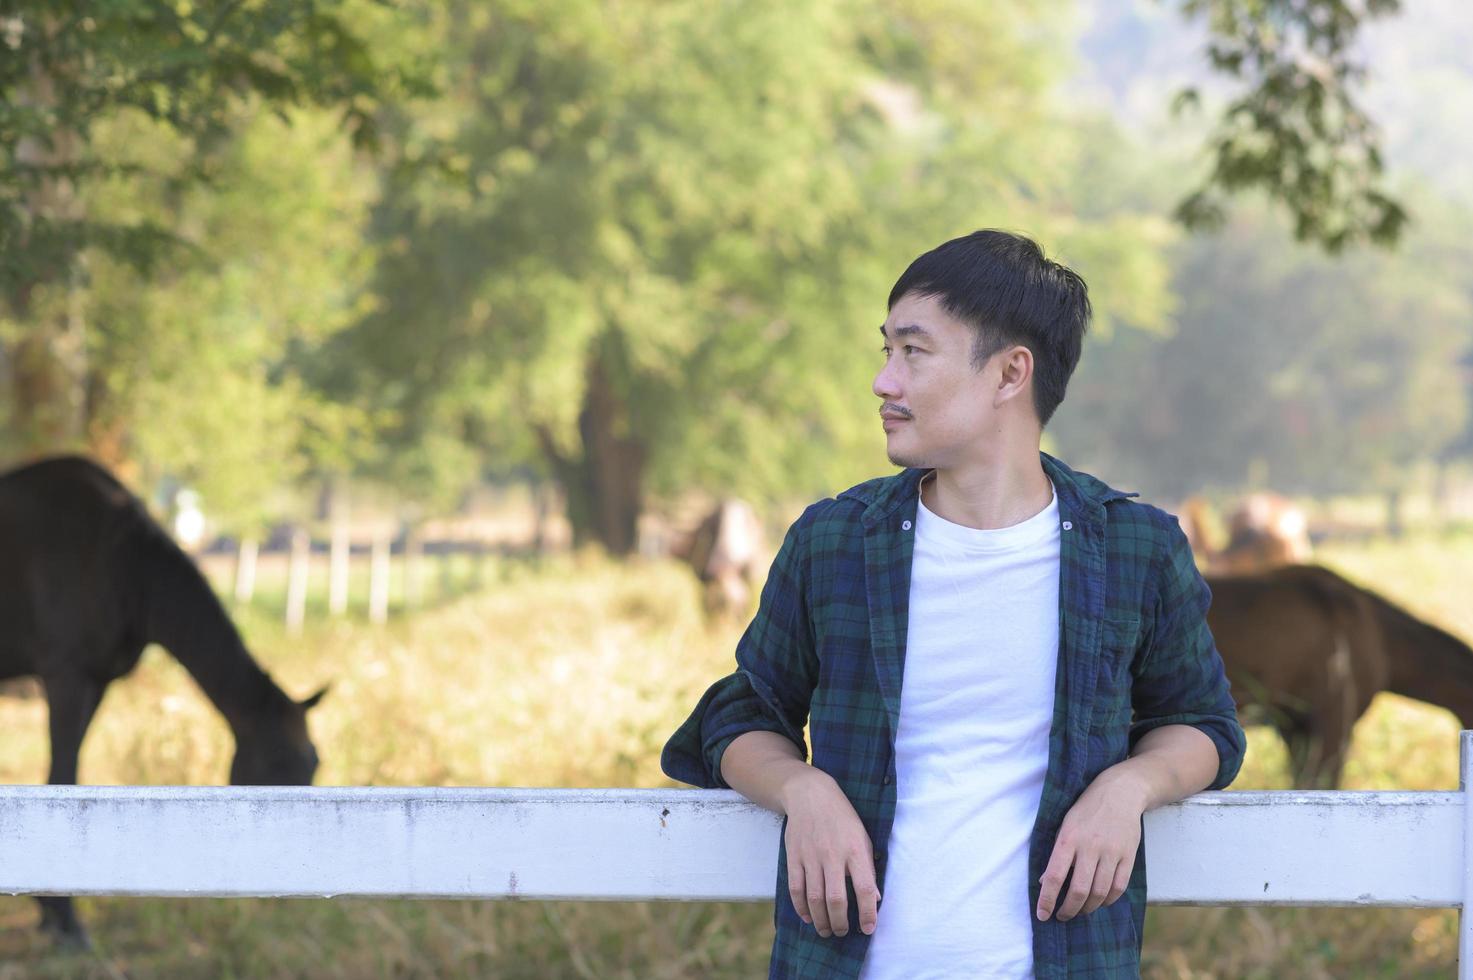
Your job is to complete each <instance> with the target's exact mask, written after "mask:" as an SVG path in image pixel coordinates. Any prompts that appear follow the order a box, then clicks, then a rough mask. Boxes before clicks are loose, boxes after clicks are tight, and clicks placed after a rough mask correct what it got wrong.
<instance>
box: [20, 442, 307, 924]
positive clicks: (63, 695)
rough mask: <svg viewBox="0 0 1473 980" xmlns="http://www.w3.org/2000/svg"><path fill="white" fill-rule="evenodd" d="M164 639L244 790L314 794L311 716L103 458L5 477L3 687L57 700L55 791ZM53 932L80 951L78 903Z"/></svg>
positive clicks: (66, 905)
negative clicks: (14, 684) (213, 718)
mask: <svg viewBox="0 0 1473 980" xmlns="http://www.w3.org/2000/svg"><path fill="white" fill-rule="evenodd" d="M150 643H157V644H159V645H160V646H162V647H164V648H165V649H166V650H168V651H169V652H170V653H171V654H173V655H174V657H176V658H177V659H178V660H179V662H180V663H181V664H183V665H184V667H185V669H186V670H188V671H189V673H190V675H191V676H192V677H193V678H194V679H195V681H196V682H197V683H198V684H199V686H200V688H201V689H203V690H204V692H205V694H206V696H208V697H209V699H210V700H211V701H212V702H214V704H215V707H217V708H219V709H220V713H221V714H222V715H224V716H225V720H226V721H227V722H228V723H229V724H230V729H231V731H232V732H233V733H234V735H235V759H234V761H233V762H232V763H231V766H230V781H231V782H232V783H236V784H244V785H307V784H309V783H311V782H312V775H313V773H314V772H315V771H316V769H317V750H316V749H315V748H314V747H313V745H312V742H311V739H310V738H308V735H307V716H306V713H307V710H308V709H309V708H311V707H313V706H314V705H316V704H317V702H318V701H319V700H320V699H321V697H322V695H323V694H324V693H325V690H326V689H324V690H323V691H318V692H317V693H316V694H314V695H313V696H312V697H310V698H308V699H307V700H306V701H302V702H296V701H293V700H292V699H291V698H289V697H288V696H287V695H286V694H285V693H283V692H282V690H281V688H279V687H277V686H276V684H275V683H273V682H272V680H271V678H270V677H269V676H268V675H267V674H266V672H265V671H263V670H262V669H261V668H260V667H259V666H257V664H256V662H255V661H254V660H253V659H251V655H250V653H249V652H248V651H247V650H246V648H245V644H244V643H243V642H242V641H241V638H240V634H239V633H237V632H236V630H235V627H234V625H233V624H232V623H231V622H230V617H229V616H228V615H227V614H226V612H225V609H224V607H223V606H221V604H220V601H219V600H218V599H217V598H216V597H215V593H214V592H213V591H212V590H211V589H210V586H209V583H208V582H206V581H205V578H204V576H203V575H201V574H200V571H199V569H198V568H196V567H195V564H194V562H193V561H191V560H190V558H189V556H188V555H186V554H185V553H184V552H183V551H181V550H180V549H179V548H178V546H176V545H175V544H174V542H173V541H172V540H171V539H170V537H169V535H168V533H167V532H165V531H164V529H163V528H161V527H159V525H158V524H157V523H156V522H155V521H154V520H153V519H152V518H151V517H150V516H149V514H148V512H147V510H146V509H145V508H144V506H143V504H142V503H141V502H139V501H138V500H137V499H136V498H135V497H134V496H133V495H132V494H130V493H129V492H128V490H127V489H126V488H125V487H124V486H123V485H122V484H121V483H119V482H118V481H117V480H116V479H114V478H113V477H112V476H111V475H110V474H109V473H108V472H107V471H106V470H104V469H102V468H101V467H100V466H98V465H97V464H95V463H92V462H90V461H88V460H86V459H81V458H77V457H58V458H54V459H48V460H43V461H41V462H38V463H33V464H31V465H29V466H24V467H21V468H19V469H15V470H12V471H10V472H8V473H5V474H3V475H0V680H3V679H6V678H11V677H21V676H26V675H35V676H36V677H38V678H39V679H40V681H41V683H42V685H43V686H44V688H45V691H46V702H47V705H48V708H49V711H50V728H51V733H50V734H51V776H50V781H51V782H52V783H75V782H76V781H77V755H78V752H79V750H80V749H81V746H82V737H83V736H84V735H85V734H86V733H87V726H88V725H89V724H90V723H91V721H92V716H93V714H94V712H96V710H97V706H98V704H99V702H101V700H102V694H103V691H104V690H106V688H107V685H108V684H110V683H111V682H112V681H114V680H116V679H117V678H119V677H122V676H123V675H124V674H126V673H128V672H129V671H130V670H132V669H133V668H134V666H135V665H136V664H137V663H138V658H139V657H140V656H141V655H142V654H143V649H144V647H145V646H147V645H148V644H150ZM37 900H38V901H39V902H40V903H41V928H42V929H43V930H45V931H47V932H50V933H52V934H54V935H55V936H56V938H57V939H58V941H60V942H61V943H63V944H67V945H83V946H84V945H86V943H87V934H86V932H85V930H83V928H82V925H81V923H80V922H78V921H77V917H76V913H75V911H74V910H73V908H72V902H71V899H70V898H66V897H63V896H46V897H41V898H38V899H37Z"/></svg>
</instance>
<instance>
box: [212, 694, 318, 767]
mask: <svg viewBox="0 0 1473 980" xmlns="http://www.w3.org/2000/svg"><path fill="white" fill-rule="evenodd" d="M326 693H327V688H325V687H324V688H323V689H322V690H320V691H318V692H317V693H316V694H314V695H312V696H311V697H310V698H308V699H307V700H305V701H292V700H290V699H289V698H285V697H283V698H282V700H281V702H279V703H278V704H277V705H275V706H274V707H273V708H272V709H271V710H270V711H268V712H266V713H264V714H263V716H262V717H260V718H257V719H255V720H254V721H253V722H252V723H251V725H250V726H249V727H248V728H243V729H240V730H237V732H236V736H235V761H233V762H232V763H231V764H230V782H231V783H232V784H234V785H236V786H310V785H311V783H312V776H313V774H314V773H316V772H317V749H316V747H314V746H313V745H312V739H311V738H309V737H308V735H307V712H308V711H310V710H311V709H312V708H314V707H316V706H317V703H318V702H319V701H321V700H322V696H323V695H324V694H326Z"/></svg>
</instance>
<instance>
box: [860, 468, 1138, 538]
mask: <svg viewBox="0 0 1473 980" xmlns="http://www.w3.org/2000/svg"><path fill="white" fill-rule="evenodd" d="M1038 456H1039V461H1040V462H1041V463H1042V464H1043V470H1044V472H1045V473H1047V474H1048V477H1049V479H1050V480H1052V481H1053V483H1054V489H1055V491H1056V492H1057V493H1058V495H1059V511H1060V513H1064V514H1071V515H1074V516H1075V519H1080V520H1087V521H1093V522H1099V523H1103V522H1104V519H1105V505H1106V504H1108V503H1109V502H1111V501H1112V500H1125V499H1126V498H1128V497H1138V496H1140V495H1139V494H1137V493H1126V492H1124V491H1121V490H1116V489H1115V488H1114V487H1111V486H1109V485H1108V484H1106V483H1105V482H1104V481H1103V480H1100V479H1098V478H1096V477H1093V476H1090V475H1089V474H1088V473H1080V472H1077V471H1075V470H1072V469H1070V468H1069V467H1068V466H1066V465H1064V463H1062V462H1060V461H1059V460H1057V459H1055V458H1054V457H1052V456H1050V455H1049V454H1048V453H1044V452H1040V453H1039V454H1038ZM929 472H930V470H929V469H927V468H916V467H912V468H909V469H905V470H902V471H900V472H899V473H897V474H895V475H894V476H887V477H881V478H879V479H875V480H870V481H868V482H867V483H861V484H860V485H859V486H857V487H853V488H851V489H849V490H845V491H844V492H843V493H841V494H839V497H840V498H841V499H842V498H845V497H848V498H852V499H855V500H858V501H859V502H860V503H863V504H865V505H866V506H865V509H864V513H863V515H862V516H861V521H862V522H863V524H864V526H865V528H866V529H868V528H871V527H874V526H875V525H876V524H878V523H880V522H881V521H883V520H884V519H885V518H887V517H889V516H890V515H891V514H893V513H895V512H896V511H897V510H900V509H901V508H902V507H904V508H905V510H906V512H907V513H909V514H911V515H914V513H915V510H916V505H917V502H918V501H919V499H920V485H921V478H922V477H923V476H925V475H926V474H927V473H929Z"/></svg>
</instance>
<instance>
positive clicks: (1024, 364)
mask: <svg viewBox="0 0 1473 980" xmlns="http://www.w3.org/2000/svg"><path fill="white" fill-rule="evenodd" d="M998 364H999V366H1000V368H1001V372H1000V374H999V376H998V381H997V394H996V395H995V396H994V399H993V404H994V405H999V406H1000V405H1002V403H1003V402H1006V401H1010V400H1012V399H1013V398H1016V397H1017V396H1018V395H1019V394H1021V393H1023V392H1025V391H1027V390H1028V389H1029V387H1031V383H1032V381H1033V352H1032V351H1031V350H1029V349H1028V348H1026V347H1023V346H1022V345H1019V346H1016V347H1010V348H1008V349H1007V350H1005V351H1002V352H1000V353H999V354H998Z"/></svg>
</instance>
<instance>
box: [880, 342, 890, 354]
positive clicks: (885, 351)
mask: <svg viewBox="0 0 1473 980" xmlns="http://www.w3.org/2000/svg"><path fill="white" fill-rule="evenodd" d="M880 353H881V354H884V355H885V356H886V357H889V356H890V345H889V344H886V345H884V346H883V347H881V348H880Z"/></svg>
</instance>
